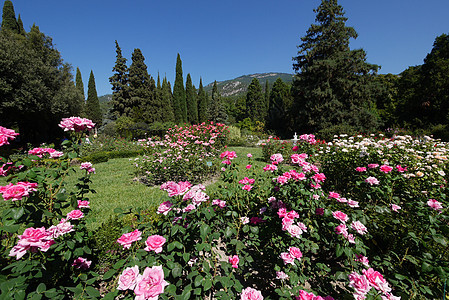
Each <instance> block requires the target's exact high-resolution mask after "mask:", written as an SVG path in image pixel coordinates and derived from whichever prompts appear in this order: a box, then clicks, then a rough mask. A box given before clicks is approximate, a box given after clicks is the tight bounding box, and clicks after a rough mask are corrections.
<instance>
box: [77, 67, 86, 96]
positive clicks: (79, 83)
mask: <svg viewBox="0 0 449 300" xmlns="http://www.w3.org/2000/svg"><path fill="white" fill-rule="evenodd" d="M75 86H76V89H77V90H78V91H79V92H80V95H81V96H82V97H83V99H85V96H84V84H83V79H82V78H81V71H80V69H79V68H78V67H77V68H76V77H75Z"/></svg>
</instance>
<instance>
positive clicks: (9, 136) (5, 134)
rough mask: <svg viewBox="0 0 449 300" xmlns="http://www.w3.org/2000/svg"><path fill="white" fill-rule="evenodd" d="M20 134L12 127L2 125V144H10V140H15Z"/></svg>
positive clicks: (0, 135)
mask: <svg viewBox="0 0 449 300" xmlns="http://www.w3.org/2000/svg"><path fill="white" fill-rule="evenodd" d="M18 135H19V134H18V133H17V132H15V131H14V130H12V129H8V128H6V127H3V126H0V146H3V145H9V141H8V140H13V139H15V138H16V136H18Z"/></svg>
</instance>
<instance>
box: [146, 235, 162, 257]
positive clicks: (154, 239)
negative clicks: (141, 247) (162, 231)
mask: <svg viewBox="0 0 449 300" xmlns="http://www.w3.org/2000/svg"><path fill="white" fill-rule="evenodd" d="M165 242H166V239H165V238H164V237H163V236H160V235H157V234H155V235H150V236H149V237H148V238H147V240H146V241H145V245H147V247H145V250H146V251H154V252H156V253H160V252H162V246H163V245H164V244H165Z"/></svg>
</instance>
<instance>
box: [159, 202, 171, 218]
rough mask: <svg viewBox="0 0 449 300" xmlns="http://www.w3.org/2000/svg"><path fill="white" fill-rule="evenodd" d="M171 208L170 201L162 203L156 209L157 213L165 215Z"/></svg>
mask: <svg viewBox="0 0 449 300" xmlns="http://www.w3.org/2000/svg"><path fill="white" fill-rule="evenodd" d="M172 206H173V203H171V202H170V201H165V202H162V203H161V204H160V205H159V207H158V209H157V213H158V214H164V215H167V214H168V212H169V211H170V210H172V209H171V207H172Z"/></svg>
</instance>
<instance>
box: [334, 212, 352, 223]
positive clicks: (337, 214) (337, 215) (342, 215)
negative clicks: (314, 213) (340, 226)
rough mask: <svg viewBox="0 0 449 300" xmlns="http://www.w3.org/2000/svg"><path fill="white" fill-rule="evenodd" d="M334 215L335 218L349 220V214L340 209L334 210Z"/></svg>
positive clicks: (343, 220)
mask: <svg viewBox="0 0 449 300" xmlns="http://www.w3.org/2000/svg"><path fill="white" fill-rule="evenodd" d="M332 215H333V216H334V218H335V219H337V220H339V221H341V222H343V223H345V222H346V221H348V220H349V218H348V215H346V214H345V213H344V212H341V211H339V210H337V211H334V212H333V213H332Z"/></svg>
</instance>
